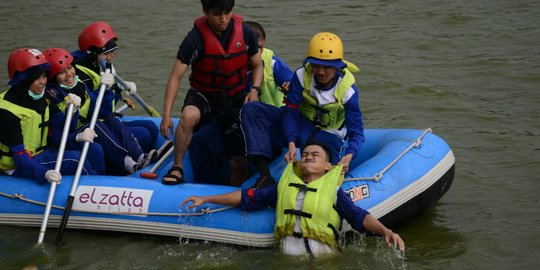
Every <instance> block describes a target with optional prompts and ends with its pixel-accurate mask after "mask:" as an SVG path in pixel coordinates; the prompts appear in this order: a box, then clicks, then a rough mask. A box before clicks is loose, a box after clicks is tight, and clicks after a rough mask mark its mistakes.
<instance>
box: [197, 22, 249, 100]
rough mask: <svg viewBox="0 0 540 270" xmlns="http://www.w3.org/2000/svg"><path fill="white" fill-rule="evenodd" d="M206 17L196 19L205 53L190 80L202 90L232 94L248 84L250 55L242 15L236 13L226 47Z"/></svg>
mask: <svg viewBox="0 0 540 270" xmlns="http://www.w3.org/2000/svg"><path fill="white" fill-rule="evenodd" d="M207 19H208V18H207V17H206V16H202V17H199V18H198V19H196V20H195V27H197V29H198V30H199V31H200V32H201V36H202V39H203V44H204V55H203V56H202V57H203V58H202V59H201V60H200V61H195V62H193V64H192V72H191V75H190V77H189V80H190V84H191V86H192V87H193V88H195V89H197V90H198V91H200V92H207V93H212V92H214V93H221V92H225V93H227V95H228V96H233V95H235V94H236V93H238V92H240V91H242V90H243V89H244V87H245V86H246V82H247V80H246V78H247V64H248V56H247V50H246V44H245V41H244V32H243V30H242V17H241V16H240V15H236V14H233V15H232V20H233V22H234V26H233V30H232V33H231V37H230V40H229V44H228V46H227V51H225V49H224V48H223V46H222V45H221V42H220V41H219V40H218V39H217V37H216V35H215V34H214V32H213V31H212V29H211V28H210V26H209V25H208V23H207Z"/></svg>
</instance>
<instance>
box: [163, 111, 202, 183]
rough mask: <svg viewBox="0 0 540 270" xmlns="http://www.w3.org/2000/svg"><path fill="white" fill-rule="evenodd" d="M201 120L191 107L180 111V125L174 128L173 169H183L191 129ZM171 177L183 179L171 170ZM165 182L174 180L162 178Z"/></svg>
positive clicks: (197, 112)
mask: <svg viewBox="0 0 540 270" xmlns="http://www.w3.org/2000/svg"><path fill="white" fill-rule="evenodd" d="M200 120H201V112H200V111H199V109H198V108H197V107H195V106H193V105H188V106H186V107H185V108H184V110H183V111H182V116H181V117H180V123H178V126H177V127H176V131H175V133H174V163H173V167H180V168H184V162H183V159H184V155H185V154H186V152H187V149H188V147H189V144H190V143H191V137H192V135H193V128H195V126H196V125H197V124H198V123H199V121H200ZM171 175H176V176H178V177H182V178H183V177H184V176H183V175H181V174H180V172H178V171H176V170H173V171H171ZM163 180H164V181H165V182H168V181H170V182H173V181H175V179H174V178H170V177H164V178H163Z"/></svg>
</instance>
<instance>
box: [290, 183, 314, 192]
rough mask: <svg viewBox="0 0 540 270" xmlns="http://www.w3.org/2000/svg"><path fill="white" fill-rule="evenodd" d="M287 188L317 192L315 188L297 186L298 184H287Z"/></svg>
mask: <svg viewBox="0 0 540 270" xmlns="http://www.w3.org/2000/svg"><path fill="white" fill-rule="evenodd" d="M289 186H290V187H295V188H298V189H299V190H300V191H304V192H306V191H311V192H317V189H316V188H310V187H308V186H306V185H302V184H298V183H289Z"/></svg>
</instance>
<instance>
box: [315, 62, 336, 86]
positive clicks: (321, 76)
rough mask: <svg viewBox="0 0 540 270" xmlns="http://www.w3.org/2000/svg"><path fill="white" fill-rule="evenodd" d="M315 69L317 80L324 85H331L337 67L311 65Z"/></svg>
mask: <svg viewBox="0 0 540 270" xmlns="http://www.w3.org/2000/svg"><path fill="white" fill-rule="evenodd" d="M311 67H312V70H313V75H314V76H315V78H316V79H317V81H318V82H319V83H320V84H322V85H323V86H329V85H330V84H331V83H332V80H333V79H334V77H335V76H336V68H335V67H330V66H323V65H316V64H313V65H311Z"/></svg>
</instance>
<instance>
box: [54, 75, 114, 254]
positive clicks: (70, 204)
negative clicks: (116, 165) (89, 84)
mask: <svg viewBox="0 0 540 270" xmlns="http://www.w3.org/2000/svg"><path fill="white" fill-rule="evenodd" d="M105 73H108V74H110V73H111V70H110V69H106V70H105ZM106 88H107V86H106V85H105V84H101V86H100V87H99V93H98V97H97V100H96V106H95V107H94V112H93V114H92V119H91V120H90V126H89V128H90V129H94V127H95V126H96V121H97V119H98V114H99V108H101V102H102V101H103V96H104V95H105V89H106ZM88 147H90V142H84V145H83V149H82V151H81V158H80V160H79V164H78V166H77V171H75V177H74V178H73V183H72V184H71V191H70V192H69V196H68V199H67V202H66V208H65V209H64V215H63V216H62V221H61V222H60V227H58V233H57V235H56V244H58V243H60V241H62V237H63V236H64V230H65V229H66V225H67V222H68V218H69V214H70V212H71V208H72V207H73V200H74V199H75V192H76V191H77V187H78V185H79V179H80V178H81V173H82V170H83V167H84V161H85V160H86V155H87V154H88Z"/></svg>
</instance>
